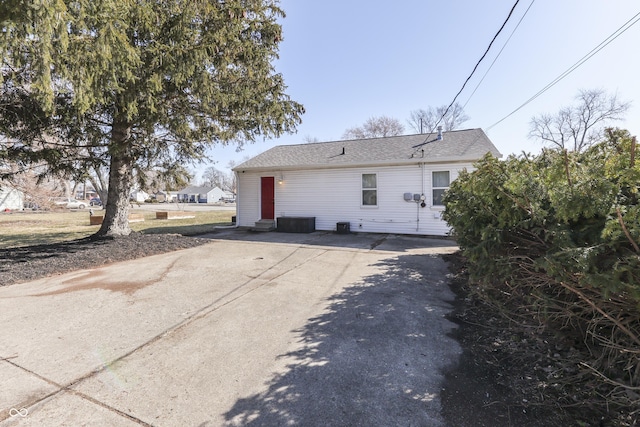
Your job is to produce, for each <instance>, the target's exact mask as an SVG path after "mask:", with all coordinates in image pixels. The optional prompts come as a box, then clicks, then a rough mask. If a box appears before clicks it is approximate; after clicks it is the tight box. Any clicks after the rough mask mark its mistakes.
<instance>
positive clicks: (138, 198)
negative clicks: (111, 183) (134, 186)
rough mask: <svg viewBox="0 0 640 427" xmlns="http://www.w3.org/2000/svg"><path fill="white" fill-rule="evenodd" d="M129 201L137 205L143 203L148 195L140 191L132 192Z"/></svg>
mask: <svg viewBox="0 0 640 427" xmlns="http://www.w3.org/2000/svg"><path fill="white" fill-rule="evenodd" d="M130 198H131V200H132V201H134V202H137V203H143V202H144V201H145V200H147V199H148V198H149V193H147V192H146V191H142V190H133V191H132V192H131V196H130Z"/></svg>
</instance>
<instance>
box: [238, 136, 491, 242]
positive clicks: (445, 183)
mask: <svg viewBox="0 0 640 427" xmlns="http://www.w3.org/2000/svg"><path fill="white" fill-rule="evenodd" d="M487 153H491V154H492V155H494V156H496V157H501V154H500V153H499V152H498V150H497V149H496V147H495V146H494V145H493V143H492V142H491V141H490V140H489V138H488V137H487V135H486V134H485V133H484V132H483V131H482V129H469V130H459V131H450V132H444V133H440V134H435V133H432V134H418V135H405V136H393V137H386V138H372V139H360V140H348V141H333V142H321V143H309V144H298V145H281V146H277V147H274V148H272V149H270V150H268V151H266V152H264V153H262V154H259V155H258V156H256V157H253V158H252V159H250V160H247V161H246V162H244V163H242V164H240V165H238V166H237V167H235V168H234V172H235V173H236V174H237V184H238V191H237V198H236V204H237V212H236V221H237V224H238V226H240V227H254V225H257V224H256V223H258V222H260V223H264V222H265V221H264V220H274V219H277V218H280V217H303V218H304V217H315V229H317V230H336V229H337V228H338V225H337V224H338V223H342V224H341V227H344V223H348V224H349V228H350V231H352V232H374V233H399V234H420V235H434V236H444V235H446V234H447V233H448V232H449V227H448V226H447V224H446V223H445V221H443V220H442V219H441V212H442V211H443V210H444V206H443V205H442V195H443V193H444V192H445V190H446V189H447V188H448V187H449V185H450V183H451V182H452V181H453V180H455V179H456V178H457V177H458V174H459V173H460V171H461V170H463V169H465V168H466V169H468V170H469V169H472V165H473V163H474V162H475V161H477V160H479V159H480V158H482V157H483V156H484V155H485V154H487Z"/></svg>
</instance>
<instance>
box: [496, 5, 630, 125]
mask: <svg viewBox="0 0 640 427" xmlns="http://www.w3.org/2000/svg"><path fill="white" fill-rule="evenodd" d="M631 21H633V22H631ZM638 21H640V12H638V13H637V14H636V15H634V16H633V17H632V18H631V19H629V20H628V21H627V22H625V23H624V24H622V26H621V27H620V28H618V29H617V30H615V31H614V32H613V33H611V35H610V36H609V37H607V38H606V39H604V40H603V41H602V42H600V44H598V45H597V46H596V47H594V48H593V49H591V50H590V51H589V53H587V54H586V55H584V56H583V57H582V58H580V59H579V60H578V61H577V62H576V63H574V64H573V65H572V66H571V67H569V68H568V69H567V70H566V71H564V72H563V73H561V74H560V75H559V76H558V77H556V78H555V79H553V80H552V81H551V82H550V83H549V84H547V85H546V86H545V87H543V88H542V89H540V90H539V91H538V93H536V94H535V95H533V96H532V97H531V98H529V99H527V100H526V101H525V102H524V103H523V104H522V105H520V106H519V107H518V108H516V109H515V110H513V111H512V112H510V113H509V114H507V115H506V116H504V117H503V118H501V119H500V120H498V121H497V122H495V123H494V124H492V125H491V126H489V127H488V128H487V129H486V130H487V131H489V130H490V129H492V128H494V127H495V126H497V125H499V124H500V123H502V122H503V121H505V120H506V119H508V118H509V117H511V116H512V115H514V114H515V113H517V112H518V111H520V110H521V109H522V108H523V107H524V106H525V105H527V104H529V103H530V102H532V101H533V100H535V99H536V98H537V97H539V96H540V95H542V94H543V93H545V92H546V91H547V90H549V89H551V88H552V87H553V86H555V85H556V84H557V83H558V82H560V81H561V80H562V79H564V78H565V77H567V76H568V75H569V74H571V73H572V72H574V71H575V70H576V69H578V68H579V67H580V66H581V65H582V64H584V63H585V62H587V61H588V60H589V59H591V58H592V57H593V56H594V55H595V54H596V53H598V52H600V51H601V50H602V49H604V48H605V47H606V46H608V45H609V43H611V42H612V41H614V40H615V39H617V38H618V37H620V36H621V35H622V34H623V33H624V32H625V31H627V30H628V29H629V28H631V27H632V26H634V25H635V24H636V23H637V22H638ZM630 22H631V23H630ZM625 27H626V28H625Z"/></svg>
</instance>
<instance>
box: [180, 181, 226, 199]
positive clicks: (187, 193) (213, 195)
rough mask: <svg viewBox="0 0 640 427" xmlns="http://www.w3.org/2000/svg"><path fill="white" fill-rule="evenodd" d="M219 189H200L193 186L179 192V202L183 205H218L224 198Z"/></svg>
mask: <svg viewBox="0 0 640 427" xmlns="http://www.w3.org/2000/svg"><path fill="white" fill-rule="evenodd" d="M224 195H225V193H224V191H223V190H222V189H220V188H219V187H198V186H195V185H191V186H189V187H186V188H183V189H182V190H180V191H178V201H179V202H182V203H216V202H219V201H220V199H222V198H224Z"/></svg>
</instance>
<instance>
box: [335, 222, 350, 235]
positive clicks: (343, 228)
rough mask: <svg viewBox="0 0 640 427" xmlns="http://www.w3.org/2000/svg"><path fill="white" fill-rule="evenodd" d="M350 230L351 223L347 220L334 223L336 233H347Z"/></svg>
mask: <svg viewBox="0 0 640 427" xmlns="http://www.w3.org/2000/svg"><path fill="white" fill-rule="evenodd" d="M350 232H351V223H349V222H339V223H337V224H336V233H338V234H349V233H350Z"/></svg>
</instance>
